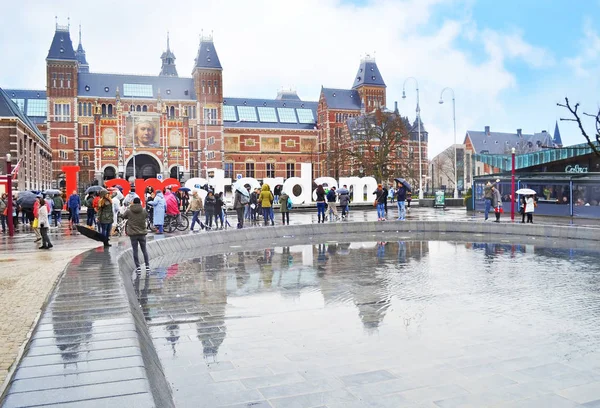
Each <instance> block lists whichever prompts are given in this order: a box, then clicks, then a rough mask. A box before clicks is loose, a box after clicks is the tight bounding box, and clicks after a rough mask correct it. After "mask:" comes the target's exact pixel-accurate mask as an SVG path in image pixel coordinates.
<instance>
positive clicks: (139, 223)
mask: <svg viewBox="0 0 600 408" xmlns="http://www.w3.org/2000/svg"><path fill="white" fill-rule="evenodd" d="M123 218H125V219H126V220H127V227H126V231H127V235H129V236H132V235H146V234H148V229H147V228H146V219H147V218H148V213H147V212H146V210H145V209H144V208H143V207H142V205H141V204H131V205H130V206H129V208H127V211H125V214H123Z"/></svg>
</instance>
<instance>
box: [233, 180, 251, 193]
mask: <svg viewBox="0 0 600 408" xmlns="http://www.w3.org/2000/svg"><path fill="white" fill-rule="evenodd" d="M234 187H235V189H234V191H239V192H240V193H242V194H243V195H245V196H246V197H250V193H249V192H248V190H246V187H244V185H243V184H242V183H241V182H239V181H238V182H237V183H235V184H234Z"/></svg>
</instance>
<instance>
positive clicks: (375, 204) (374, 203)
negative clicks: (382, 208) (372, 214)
mask: <svg viewBox="0 0 600 408" xmlns="http://www.w3.org/2000/svg"><path fill="white" fill-rule="evenodd" d="M373 207H377V199H375V201H373Z"/></svg>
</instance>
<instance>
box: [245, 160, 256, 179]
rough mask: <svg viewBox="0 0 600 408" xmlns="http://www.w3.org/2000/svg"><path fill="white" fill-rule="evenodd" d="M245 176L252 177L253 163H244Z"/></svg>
mask: <svg viewBox="0 0 600 408" xmlns="http://www.w3.org/2000/svg"><path fill="white" fill-rule="evenodd" d="M246 177H252V178H254V163H252V162H247V163H246Z"/></svg>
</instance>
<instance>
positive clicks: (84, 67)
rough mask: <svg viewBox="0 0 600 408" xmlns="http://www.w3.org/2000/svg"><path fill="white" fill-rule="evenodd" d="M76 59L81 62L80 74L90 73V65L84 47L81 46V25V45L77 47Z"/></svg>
mask: <svg viewBox="0 0 600 408" xmlns="http://www.w3.org/2000/svg"><path fill="white" fill-rule="evenodd" d="M75 57H76V58H77V62H79V72H90V65H89V64H88V62H87V60H86V58H85V50H84V49H83V45H81V25H79V45H78V46H77V51H75Z"/></svg>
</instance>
